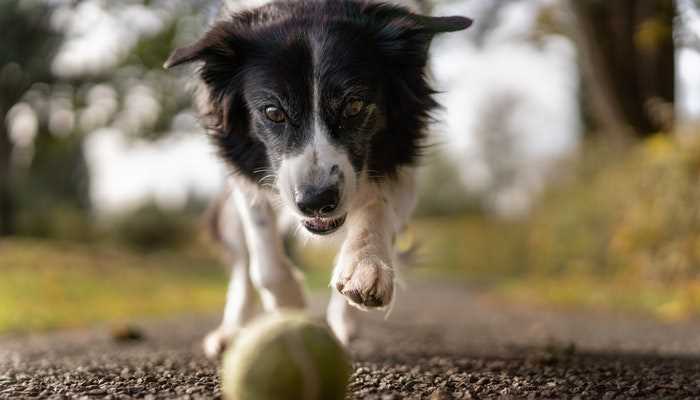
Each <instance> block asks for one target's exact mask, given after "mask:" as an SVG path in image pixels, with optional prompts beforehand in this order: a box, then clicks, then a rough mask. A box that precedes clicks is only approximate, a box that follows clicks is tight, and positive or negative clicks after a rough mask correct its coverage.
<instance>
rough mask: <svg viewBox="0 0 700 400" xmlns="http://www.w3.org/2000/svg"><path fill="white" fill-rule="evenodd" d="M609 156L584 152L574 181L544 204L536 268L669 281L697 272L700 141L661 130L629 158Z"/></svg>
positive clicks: (534, 246)
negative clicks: (587, 154)
mask: <svg viewBox="0 0 700 400" xmlns="http://www.w3.org/2000/svg"><path fill="white" fill-rule="evenodd" d="M592 153H594V154H600V152H592ZM609 158H610V157H606V156H603V157H600V156H598V157H584V159H583V160H582V162H581V165H580V166H579V168H578V171H579V172H578V173H577V174H575V175H576V176H575V179H572V181H571V182H570V183H568V184H564V185H561V186H559V187H556V188H554V189H552V190H550V191H549V192H548V193H547V194H546V195H545V196H544V198H543V199H542V201H540V202H539V204H540V206H539V207H538V209H537V210H535V212H534V213H533V215H532V220H531V228H530V234H529V247H530V251H529V253H530V262H529V264H530V266H531V268H533V269H535V270H536V271H537V272H540V273H544V274H552V273H555V274H559V273H572V272H585V273H594V274H595V275H599V276H611V275H618V276H620V275H624V276H628V277H632V276H634V277H637V278H641V279H644V280H653V281H654V282H656V283H666V284H670V283H673V282H676V281H678V280H687V279H693V278H697V277H698V275H699V274H700V208H699V207H700V140H691V141H679V140H676V139H674V138H673V137H671V136H658V137H654V138H652V139H649V140H647V141H646V142H644V143H643V144H641V145H639V146H638V147H636V148H634V149H632V150H631V151H630V152H629V154H628V155H627V156H625V157H624V158H622V159H619V157H617V158H618V159H617V160H613V161H611V160H610V159H609ZM592 165H593V166H592Z"/></svg>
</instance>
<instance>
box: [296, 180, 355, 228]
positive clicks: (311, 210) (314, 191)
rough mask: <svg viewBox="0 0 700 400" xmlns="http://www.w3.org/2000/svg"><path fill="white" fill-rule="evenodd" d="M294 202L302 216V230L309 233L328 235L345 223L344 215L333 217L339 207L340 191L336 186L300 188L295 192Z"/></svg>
mask: <svg viewBox="0 0 700 400" xmlns="http://www.w3.org/2000/svg"><path fill="white" fill-rule="evenodd" d="M294 201H295V203H296V206H297V208H298V209H299V211H301V213H302V214H303V215H304V219H303V220H302V224H303V225H304V228H306V230H308V231H309V232H311V233H314V234H317V235H328V234H330V233H333V232H335V231H336V230H337V229H338V228H340V227H341V226H343V224H344V223H345V217H346V215H345V214H344V215H341V216H333V214H334V213H335V212H336V210H337V209H338V207H339V206H340V190H339V189H338V186H337V185H331V186H326V187H316V186H305V187H302V188H300V189H298V190H296V191H295V194H294Z"/></svg>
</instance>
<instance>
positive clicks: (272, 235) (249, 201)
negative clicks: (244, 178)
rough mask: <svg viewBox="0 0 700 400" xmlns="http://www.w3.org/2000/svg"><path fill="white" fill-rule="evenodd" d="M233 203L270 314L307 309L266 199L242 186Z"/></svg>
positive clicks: (253, 273)
mask: <svg viewBox="0 0 700 400" xmlns="http://www.w3.org/2000/svg"><path fill="white" fill-rule="evenodd" d="M233 199H234V201H235V204H236V207H237V209H238V211H239V213H240V216H241V222H242V223H243V231H244V234H245V240H246V247H247V248H248V258H249V262H250V266H249V271H250V278H251V280H252V282H253V285H254V286H255V288H256V289H257V291H258V293H259V295H260V299H261V301H262V304H263V307H264V308H265V310H266V311H277V310H279V309H282V308H304V307H305V304H306V301H305V299H304V293H303V289H302V286H301V284H300V282H299V280H298V278H297V276H296V275H295V272H296V271H295V268H294V266H293V265H292V263H291V262H290V261H289V259H288V258H287V256H286V255H285V253H284V245H283V243H282V237H281V235H280V233H279V231H278V229H277V218H276V215H275V212H274V210H273V209H272V206H271V205H270V202H269V200H268V199H267V197H266V195H265V194H264V193H262V192H259V191H258V190H257V189H255V188H248V187H246V186H245V185H238V186H237V187H235V188H234V190H233Z"/></svg>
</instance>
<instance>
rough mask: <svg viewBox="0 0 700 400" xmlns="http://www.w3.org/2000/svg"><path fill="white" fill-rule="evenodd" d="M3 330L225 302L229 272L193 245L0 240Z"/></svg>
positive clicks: (128, 316) (161, 312)
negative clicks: (139, 248) (159, 248)
mask: <svg viewBox="0 0 700 400" xmlns="http://www.w3.org/2000/svg"><path fill="white" fill-rule="evenodd" d="M0 255H1V256H0V271H2V279H1V280H0V332H24V331H33V330H45V329H51V328H58V327H73V326H81V325H85V324H88V323H95V322H102V321H121V320H129V319H131V318H134V317H147V316H157V315H167V314H171V313H175V312H178V313H179V312H198V311H204V310H210V309H212V308H213V307H220V305H221V304H223V294H224V290H225V285H226V273H225V271H224V269H223V268H220V267H219V266H218V265H217V264H216V262H215V261H214V259H213V258H211V257H208V256H206V255H201V254H196V253H193V252H183V253H182V254H165V253H160V254H151V255H137V254H134V253H131V252H128V251H124V250H123V249H120V248H116V247H110V246H104V245H98V246H86V245H80V244H70V243H56V242H47V241H35V240H11V241H4V242H2V243H0Z"/></svg>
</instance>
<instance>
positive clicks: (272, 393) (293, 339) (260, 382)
mask: <svg viewBox="0 0 700 400" xmlns="http://www.w3.org/2000/svg"><path fill="white" fill-rule="evenodd" d="M351 372H352V366H351V364H350V361H349V357H348V356H347V354H346V353H345V351H344V350H343V348H342V346H341V345H340V343H338V341H337V340H336V338H335V336H333V334H332V333H331V332H330V331H329V330H328V328H327V327H325V326H324V325H322V324H320V323H316V322H314V321H312V320H311V319H310V318H308V317H307V316H306V315H304V314H302V313H298V312H284V313H277V314H273V315H267V316H264V317H262V318H260V319H258V320H256V321H254V322H253V323H251V324H250V325H249V326H248V327H246V328H245V329H244V330H243V331H242V332H241V333H240V334H239V336H238V338H237V339H236V341H235V343H234V345H233V347H232V348H231V349H230V350H228V351H227V352H226V353H225V354H224V359H223V366H222V370H221V385H222V389H223V393H224V396H225V397H226V398H227V399H229V400H280V399H285V400H297V399H298V400H335V399H338V400H342V399H343V398H344V397H345V391H346V388H347V384H348V380H349V379H350V373H351Z"/></svg>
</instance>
